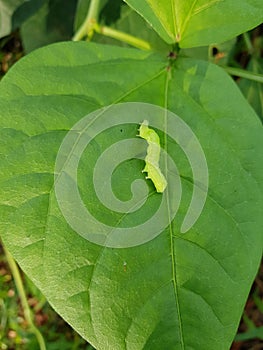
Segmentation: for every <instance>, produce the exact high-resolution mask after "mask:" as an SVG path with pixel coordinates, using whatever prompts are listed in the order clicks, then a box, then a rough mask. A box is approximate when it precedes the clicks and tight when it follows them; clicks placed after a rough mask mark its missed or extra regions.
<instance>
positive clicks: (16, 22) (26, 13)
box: [12, 0, 46, 29]
mask: <svg viewBox="0 0 263 350" xmlns="http://www.w3.org/2000/svg"><path fill="white" fill-rule="evenodd" d="M45 1H46V0H29V1H26V2H24V3H23V4H22V5H21V6H19V7H17V8H16V10H15V11H14V13H13V16H12V28H13V29H17V28H19V27H20V26H21V25H22V23H23V22H25V21H26V20H27V19H28V18H30V17H31V16H33V15H34V14H35V13H36V12H37V11H38V10H39V9H40V7H41V6H43V5H44V3H45Z"/></svg>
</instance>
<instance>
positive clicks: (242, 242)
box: [0, 42, 263, 350]
mask: <svg viewBox="0 0 263 350" xmlns="http://www.w3.org/2000/svg"><path fill="white" fill-rule="evenodd" d="M40 82H41V83H40ZM0 101H1V111H0V132H1V137H0V143H1V144H0V184H1V185H0V218H1V219H0V232H1V236H2V239H3V241H4V244H5V245H6V246H7V248H8V249H9V250H10V252H11V253H12V254H13V255H14V257H15V258H16V259H17V261H18V263H19V264H20V266H21V267H22V269H23V270H24V271H25V272H26V273H27V274H28V276H29V277H30V278H31V279H32V281H33V282H34V283H35V284H36V285H37V286H38V287H39V288H40V290H41V291H42V292H43V293H44V295H45V296H46V297H47V299H48V300H49V302H50V303H51V305H52V306H53V307H54V309H55V310H56V311H57V312H58V313H59V314H60V315H61V316H62V317H63V318H64V319H65V320H66V321H67V322H68V323H69V324H70V325H71V326H72V327H73V328H74V329H76V330H77V331H78V332H79V333H80V334H81V335H82V336H83V337H84V338H85V339H87V340H88V341H89V342H90V343H91V344H92V345H93V346H94V347H95V348H96V349H101V350H104V349H105V348H107V349H114V350H123V349H133V350H140V349H151V350H153V349H196V348H197V347H198V348H199V349H215V350H222V349H229V347H230V345H231V342H232V340H233V338H234V335H235V333H236V330H237V327H238V323H239V320H240V317H241V314H242V310H243V307H244V303H245V301H246V298H247V295H248V293H249V289H250V286H251V283H252V281H253V279H254V277H255V274H256V272H257V268H258V265H259V261H260V258H261V254H262V246H263V239H262V224H263V222H262V221H263V219H262V212H261V211H262V207H263V174H262V161H263V156H262V147H263V138H262V132H263V130H262V125H261V123H260V121H259V119H258V117H257V116H256V114H255V113H254V111H253V110H252V108H251V107H250V106H249V105H248V103H247V102H246V100H245V99H244V97H243V96H242V94H241V93H240V91H239V90H238V88H237V87H236V86H235V83H234V82H233V81H232V80H231V79H230V78H229V77H228V76H227V75H226V73H225V72H224V71H223V70H222V69H221V68H219V67H217V66H215V65H213V64H209V63H207V62H203V61H198V60H194V59H190V58H184V57H179V58H178V59H176V60H174V61H173V63H171V59H168V58H167V57H166V55H159V54H153V53H149V52H141V51H137V50H134V49H123V48H118V47H109V46H102V45H98V44H87V43H84V42H79V43H72V42H71V43H60V44H53V45H51V46H48V47H45V48H42V49H39V50H36V51H35V52H33V53H31V54H30V55H28V56H27V57H25V58H23V59H22V60H21V61H19V62H18V63H17V64H16V65H15V66H14V67H13V68H12V69H11V70H10V71H9V72H8V74H7V75H6V76H5V77H4V79H3V80H2V81H1V84H0ZM133 102H137V103H138V102H140V103H144V104H145V103H147V104H152V105H155V106H160V107H165V108H167V109H168V110H169V111H171V112H174V113H176V115H178V117H180V118H181V120H183V121H184V122H185V123H187V125H188V126H189V127H190V128H191V130H192V131H193V132H194V133H195V135H196V137H197V138H198V140H199V142H200V143H201V145H202V148H203V151H204V154H205V157H206V160H207V164H208V170H209V191H208V197H207V200H206V203H205V206H204V208H203V211H202V214H201V216H200V217H199V219H198V220H197V221H196V223H195V224H194V225H193V227H192V228H191V229H190V230H189V231H188V232H186V233H184V234H183V233H181V232H180V227H181V223H182V221H183V218H184V217H185V214H186V212H187V209H188V207H189V203H190V200H191V195H192V192H193V182H194V178H193V172H192V169H191V165H190V164H189V160H188V159H187V157H186V156H185V153H184V152H183V151H182V149H181V147H180V146H179V144H178V142H175V141H174V140H173V139H172V138H171V137H170V136H169V135H168V134H169V130H168V129H167V130H166V129H165V128H166V126H167V125H166V122H165V119H164V122H163V124H164V125H163V127H164V128H163V131H162V130H160V129H156V132H157V133H158V135H159V137H160V143H161V146H162V147H164V149H165V150H166V151H167V152H168V154H169V156H170V157H171V159H172V160H173V161H174V162H175V163H176V166H177V168H178V172H179V174H180V176H179V177H178V179H180V181H181V184H182V199H181V203H180V208H179V210H178V212H177V214H176V216H175V218H174V220H173V221H172V222H171V223H170V224H169V225H168V227H166V228H165V229H163V231H162V232H161V233H160V234H159V235H158V236H156V238H154V239H152V240H150V241H148V242H145V243H144V244H141V245H137V246H133V247H126V248H114V247H103V246H101V245H99V244H94V243H92V242H91V241H89V240H87V239H85V238H83V236H81V235H79V234H78V233H77V232H76V231H75V230H74V229H73V228H72V227H71V225H70V224H69V223H68V222H67V220H66V219H65V217H64V216H63V214H62V212H61V210H60V208H59V206H58V200H57V197H56V193H55V186H56V183H54V172H55V162H56V158H57V154H58V151H59V149H60V150H61V148H60V146H61V144H62V142H63V140H65V139H64V138H65V137H66V136H68V135H69V134H68V132H69V130H70V129H71V128H72V127H73V126H74V125H75V124H76V123H78V122H79V121H80V120H83V119H82V118H84V117H85V116H86V115H87V114H89V113H91V112H94V111H96V110H98V109H99V108H101V107H104V106H109V105H111V104H113V105H114V106H113V107H112V108H115V107H116V106H118V104H119V103H122V105H121V106H125V105H124V103H130V104H129V106H130V108H129V109H128V110H126V113H123V124H122V125H117V126H112V127H109V128H107V129H106V130H104V131H103V132H101V133H100V134H98V135H97V136H96V137H94V139H92V140H91V143H90V145H89V146H87V147H86V148H85V147H84V149H83V154H82V156H81V158H80V160H79V163H78V173H77V176H78V190H79V193H80V195H81V198H82V201H83V204H84V206H85V208H87V209H89V210H90V211H91V212H92V213H93V215H94V216H95V217H96V219H97V221H98V222H100V223H101V225H104V224H105V222H106V223H107V224H109V225H111V226H116V227H121V226H125V227H131V226H134V225H135V226H136V225H137V224H139V223H141V222H142V221H144V220H148V219H149V217H150V216H151V215H154V213H155V211H156V208H158V206H159V204H160V200H161V198H162V196H163V195H164V194H158V193H156V191H155V189H154V187H153V185H152V184H151V182H150V181H149V180H145V179H144V175H143V174H142V173H141V171H142V169H143V167H144V161H143V159H137V158H134V159H130V160H127V161H124V162H122V163H121V164H120V165H119V166H118V167H117V168H116V169H115V171H114V172H113V173H112V178H111V185H112V189H113V192H114V193H115V195H116V197H117V198H118V199H119V200H121V201H124V203H125V201H128V200H130V198H131V187H130V185H131V182H132V181H133V180H135V179H140V181H142V182H143V183H144V186H145V184H147V187H148V189H149V196H148V198H147V201H146V202H145V203H144V205H143V208H142V209H140V210H137V211H135V212H132V213H128V214H127V216H125V217H123V216H120V213H119V212H116V211H115V210H111V209H110V208H107V207H105V206H103V205H102V203H100V201H99V199H98V197H97V196H96V193H95V191H94V184H93V181H95V180H96V176H95V180H93V168H94V167H95V164H96V162H97V161H98V159H99V157H100V155H101V154H102V153H103V152H104V151H107V149H108V148H110V147H111V146H112V145H114V144H115V143H116V142H117V141H120V142H124V141H126V140H127V139H131V138H136V134H138V127H139V125H138V124H137V123H134V122H132V118H139V120H140V118H141V115H142V119H141V122H142V121H143V119H144V116H143V113H144V112H143V107H142V108H138V109H136V107H133V106H134V104H133ZM108 110H109V109H104V111H108ZM135 112H136V113H135ZM114 117H115V116H114V114H113V117H112V118H114ZM149 117H151V116H149ZM127 118H128V119H129V118H131V119H129V120H131V122H130V123H127V122H125V121H126V120H127ZM96 120H99V118H97V119H96ZM110 121H111V120H110V119H109V122H110ZM90 122H91V124H90V125H92V123H93V122H95V119H91V120H90ZM174 122H176V118H175V119H174ZM92 130H93V129H92V126H90V128H87V135H89V136H90V135H91V136H92V132H93V131H92ZM165 130H166V131H165ZM166 132H167V134H166V135H165V133H166ZM137 140H140V139H139V138H138V137H137ZM140 141H141V142H145V141H144V140H140ZM191 142H192V140H191V139H189V140H187V142H186V146H187V147H190V148H191ZM140 147H141V146H140ZM146 147H147V145H146ZM122 149H124V148H122ZM143 150H144V146H142V153H143ZM120 152H121V150H119V152H116V153H115V156H114V157H112V158H110V157H108V158H107V156H106V158H105V167H106V166H107V167H110V166H111V163H112V162H113V161H114V159H115V157H117V156H118V153H120ZM139 153H140V152H139ZM64 155H65V157H66V158H65V160H67V159H69V155H68V154H67V153H65V154H64ZM65 164H66V163H65ZM107 171H109V169H108V168H105V171H104V172H105V173H106V174H107ZM61 174H62V173H61ZM57 175H58V174H57ZM69 175H70V176H69V178H71V176H72V174H69ZM168 175H169V174H168ZM54 185H55V186H54ZM99 185H100V187H101V188H102V187H103V186H104V182H101V183H99ZM66 191H67V188H65V193H66ZM164 193H165V192H164ZM178 196H179V194H178ZM71 201H72V196H71V193H70V195H69V198H68V206H69V208H71V209H72V210H73V211H74V208H73V207H71ZM171 205H173V202H171ZM76 215H78V213H77V214H76ZM161 220H162V219H161ZM163 220H164V219H163ZM91 229H92V227H90V230H91ZM143 233H144V232H141V234H143ZM229 310H231V312H229ZM197 344H198V345H197Z"/></svg>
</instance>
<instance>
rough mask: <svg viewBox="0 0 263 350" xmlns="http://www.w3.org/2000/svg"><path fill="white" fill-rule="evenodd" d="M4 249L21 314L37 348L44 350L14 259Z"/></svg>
mask: <svg viewBox="0 0 263 350" xmlns="http://www.w3.org/2000/svg"><path fill="white" fill-rule="evenodd" d="M3 247H4V251H5V256H6V260H7V262H8V264H9V266H10V269H11V272H12V275H13V278H14V281H15V285H16V288H17V291H18V294H19V297H20V300H21V305H22V308H23V312H24V316H25V319H26V321H27V323H28V326H29V329H30V331H31V332H32V333H33V334H34V335H35V337H36V338H37V341H38V344H39V348H40V350H46V345H45V341H44V339H43V336H42V334H41V333H40V331H39V330H38V329H37V328H36V326H35V325H34V323H33V321H32V318H31V310H30V307H29V305H28V302H27V298H26V293H25V290H24V286H23V282H22V279H21V275H20V273H19V270H18V267H17V264H16V262H15V260H14V258H13V257H12V255H11V254H10V253H9V251H8V250H7V249H6V247H5V246H3Z"/></svg>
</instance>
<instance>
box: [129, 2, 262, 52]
mask: <svg viewBox="0 0 263 350" xmlns="http://www.w3.org/2000/svg"><path fill="white" fill-rule="evenodd" d="M125 1H126V2H127V3H128V4H129V5H130V6H131V7H132V8H134V9H135V10H136V11H137V12H138V13H139V14H140V15H141V16H142V17H144V18H145V19H146V20H147V21H148V22H149V23H150V24H151V25H152V26H153V28H154V29H155V30H156V31H157V33H158V34H159V35H160V36H161V37H162V38H163V39H164V40H165V41H166V42H168V43H171V44H172V43H175V42H179V43H180V47H184V48H186V47H194V46H204V45H209V44H214V43H219V42H223V41H226V40H228V39H231V38H233V37H235V36H236V35H238V34H240V33H243V32H245V31H247V30H249V29H252V28H253V27H255V26H257V25H258V24H260V23H262V21H263V3H262V1H261V0H243V1H239V0H233V1H224V0H223V1H222V0H188V1H175V0H161V1H160V0H147V1H143V2H142V1H140V0H125Z"/></svg>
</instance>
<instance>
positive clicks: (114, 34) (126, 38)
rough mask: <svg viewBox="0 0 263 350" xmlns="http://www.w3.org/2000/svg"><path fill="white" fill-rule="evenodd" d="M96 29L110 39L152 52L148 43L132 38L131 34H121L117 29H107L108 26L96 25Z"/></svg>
mask: <svg viewBox="0 0 263 350" xmlns="http://www.w3.org/2000/svg"><path fill="white" fill-rule="evenodd" d="M94 29H95V31H96V32H97V33H99V34H103V35H105V36H108V37H110V38H113V39H117V40H120V41H122V42H125V43H127V44H129V45H132V46H134V47H137V48H139V49H142V50H151V45H150V44H149V43H148V42H147V41H145V40H142V39H139V38H137V37H135V36H132V35H130V34H127V33H124V32H121V31H119V30H116V29H112V28H110V27H107V26H99V25H96V26H95V28H94Z"/></svg>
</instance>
